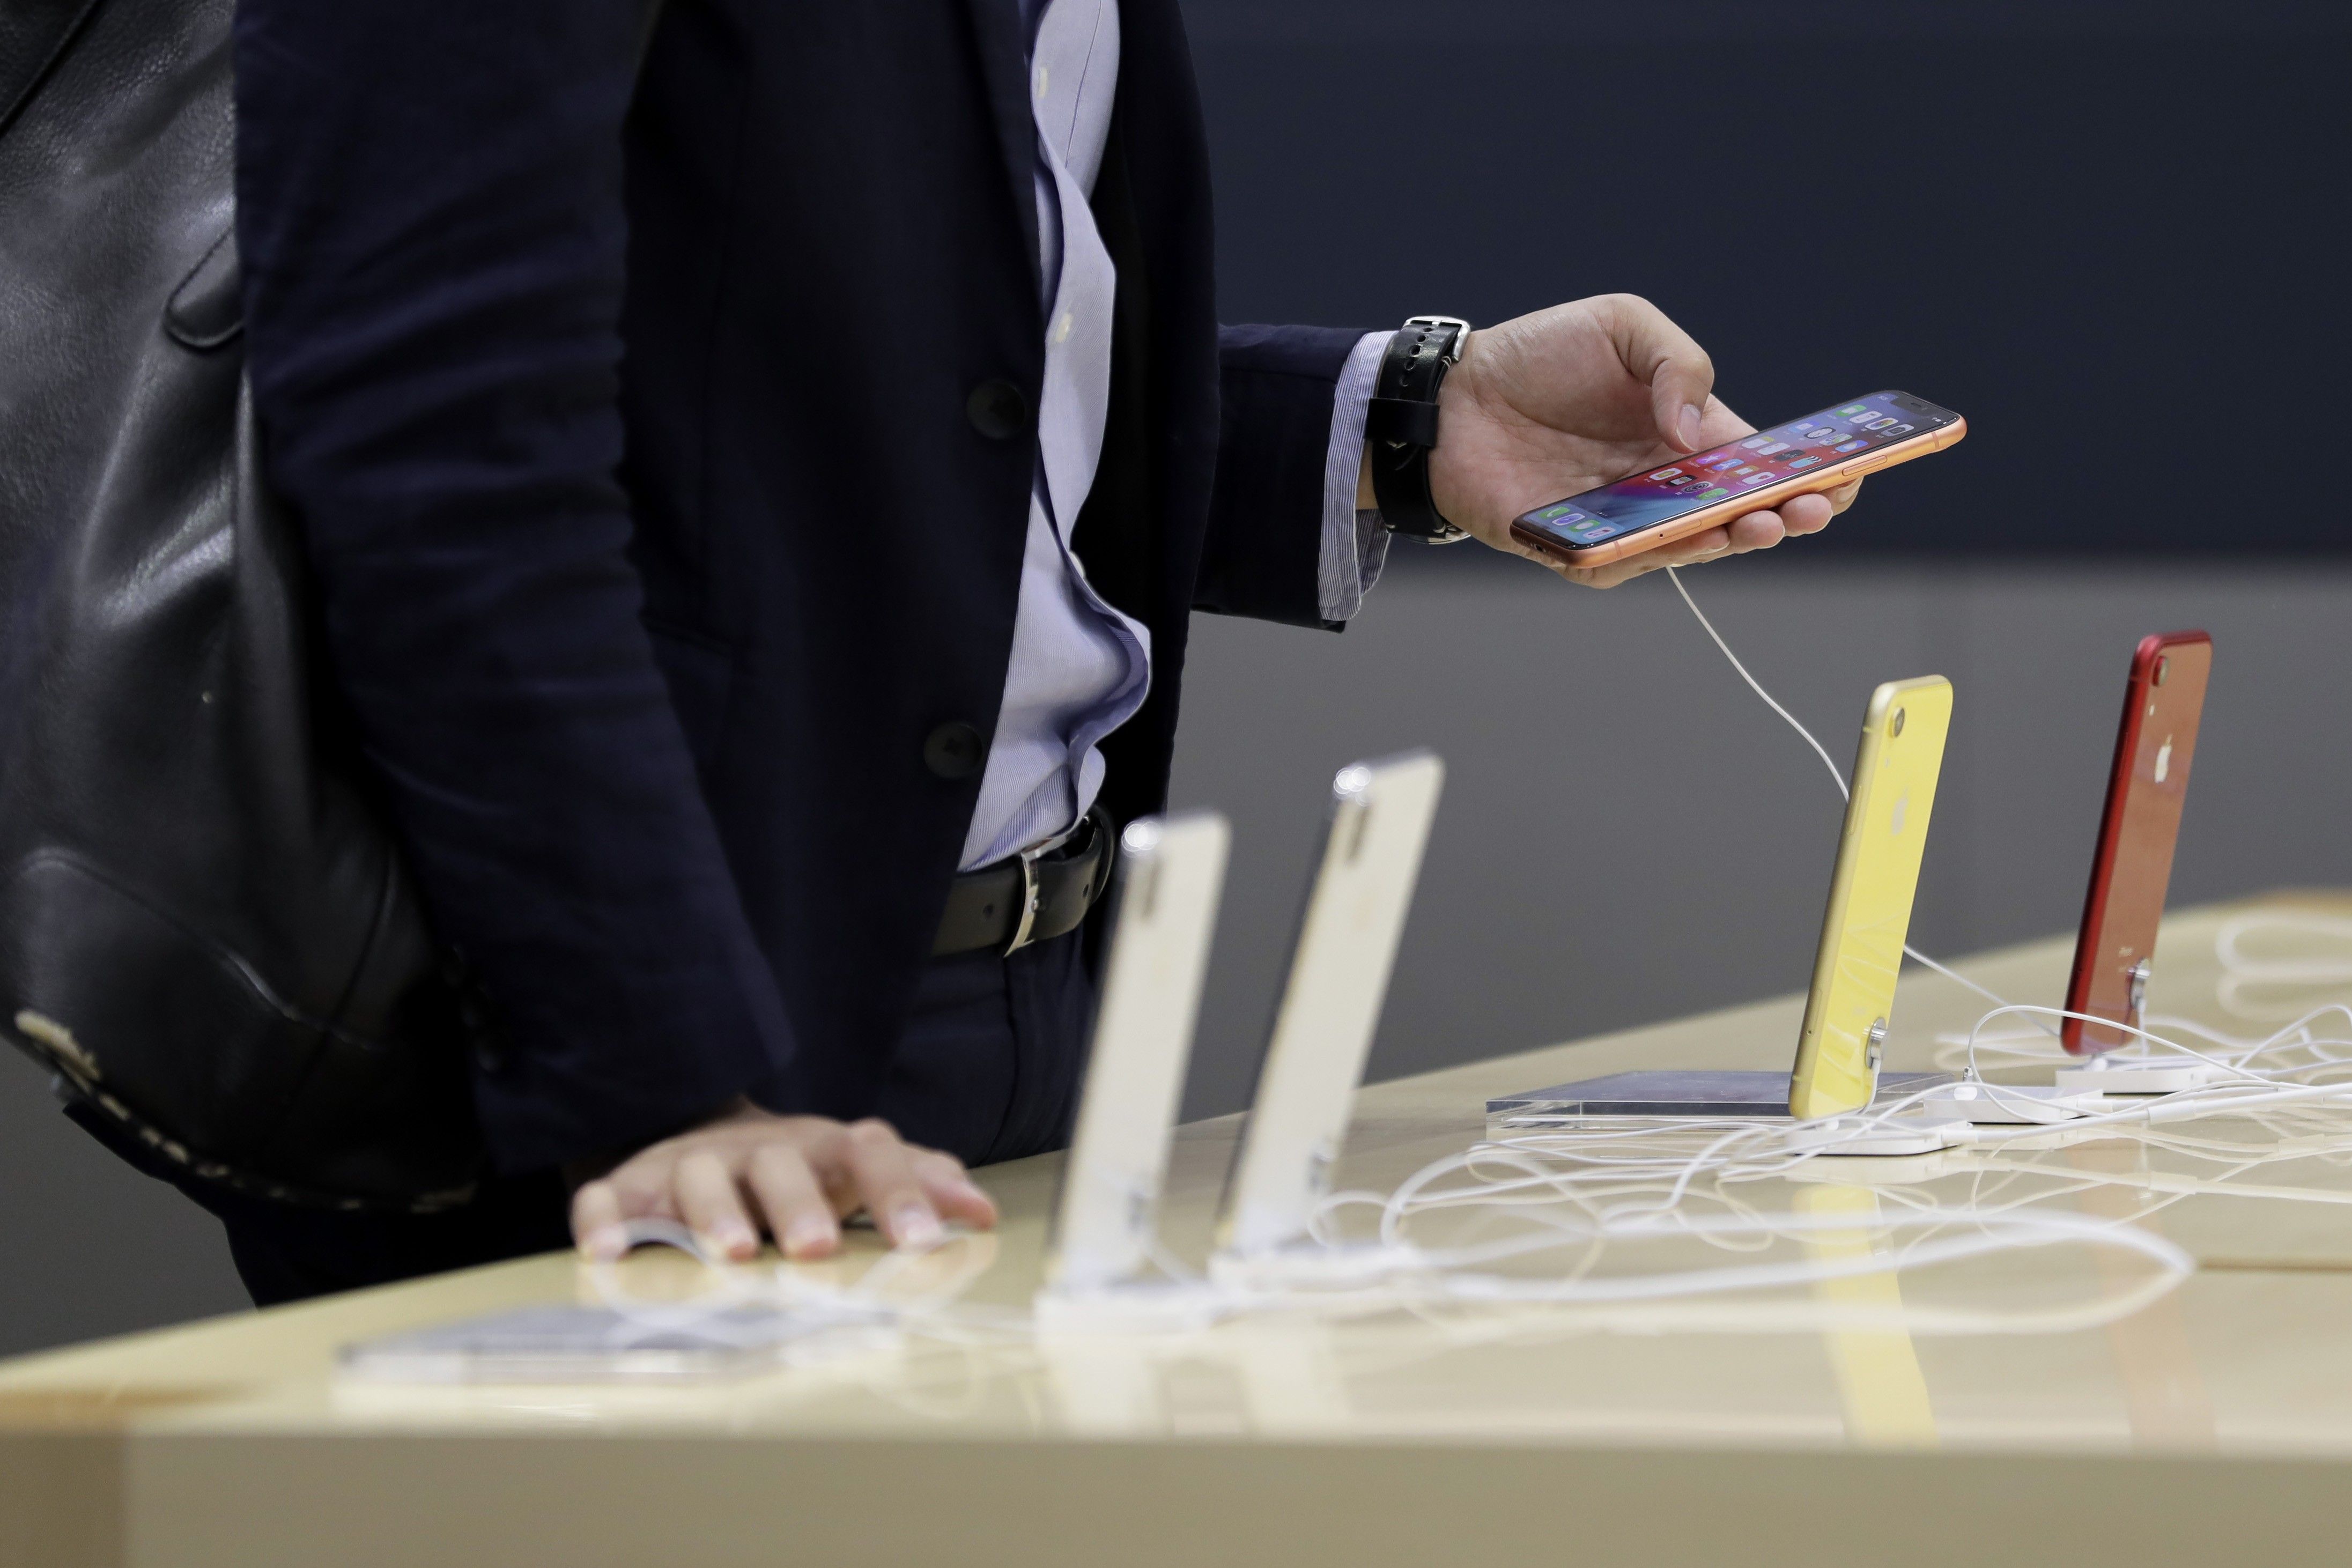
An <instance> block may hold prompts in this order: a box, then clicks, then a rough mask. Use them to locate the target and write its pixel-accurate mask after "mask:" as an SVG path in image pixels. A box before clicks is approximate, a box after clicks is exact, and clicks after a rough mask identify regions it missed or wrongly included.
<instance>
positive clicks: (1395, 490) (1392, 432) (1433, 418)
mask: <svg viewBox="0 0 2352 1568" xmlns="http://www.w3.org/2000/svg"><path fill="white" fill-rule="evenodd" d="M1469 335H1470V323H1469V322H1467V321H1463V320H1461V319H1460V318H1458V317H1454V316H1415V317H1413V318H1412V320H1411V321H1407V322H1405V324H1404V325H1403V326H1402V327H1401V328H1399V329H1398V330H1397V332H1396V335H1395V336H1394V337H1392V338H1391V339H1390V340H1389V346H1388V350H1387V352H1386V353H1383V354H1381V369H1380V374H1379V377H1378V378H1377V379H1376V380H1375V382H1374V383H1373V388H1372V397H1371V402H1370V406H1369V407H1368V408H1367V410H1366V412H1365V416H1364V441H1365V449H1366V451H1367V452H1369V453H1370V462H1371V470H1372V495H1373V498H1374V499H1375V500H1377V501H1378V502H1379V503H1380V509H1381V522H1382V523H1383V524H1384V525H1386V527H1387V528H1388V529H1389V530H1390V531H1391V532H1394V533H1402V534H1404V535H1406V536H1408V537H1410V538H1414V539H1421V540H1425V541H1427V542H1430V543H1433V544H1450V543H1452V542H1454V541H1455V540H1459V539H1467V538H1468V537H1470V536H1469V534H1468V533H1467V532H1466V531H1464V530H1463V529H1460V528H1457V527H1456V526H1454V524H1453V523H1451V522H1448V521H1446V520H1445V519H1444V517H1441V516H1440V515H1439V514H1438V510H1437V506H1436V503H1435V502H1434V501H1433V500H1431V498H1430V493H1429V452H1430V448H1431V447H1434V446H1436V445H1437V394H1438V389H1439V388H1440V387H1442V386H1443V385H1444V384H1445V373H1446V372H1447V371H1449V370H1451V369H1453V368H1454V361H1455V360H1456V359H1458V358H1459V357H1461V353H1462V340H1463V339H1465V338H1466V337H1468V336H1469Z"/></svg>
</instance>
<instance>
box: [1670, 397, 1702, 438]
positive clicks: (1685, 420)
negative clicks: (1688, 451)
mask: <svg viewBox="0 0 2352 1568" xmlns="http://www.w3.org/2000/svg"><path fill="white" fill-rule="evenodd" d="M1675 429H1677V430H1678V431H1680V432H1681V433H1682V438H1683V445H1684V446H1685V447H1690V448H1692V449H1693V450H1696V449H1697V447H1698V430H1699V412H1698V405H1696V404H1691V403H1685V404H1684V405H1683V411H1682V416H1681V417H1680V418H1678V419H1676V420H1675Z"/></svg>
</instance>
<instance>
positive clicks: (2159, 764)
mask: <svg viewBox="0 0 2352 1568" xmlns="http://www.w3.org/2000/svg"><path fill="white" fill-rule="evenodd" d="M2171 771H2172V737H2171V736H2169V735H2167V736H2166V737H2165V738H2164V744H2162V745H2161V746H2158V748H2157V749H2156V782H2157V783H2158V784H2162V783H2163V782H2164V775H2165V774H2167V773H2170V772H2171Z"/></svg>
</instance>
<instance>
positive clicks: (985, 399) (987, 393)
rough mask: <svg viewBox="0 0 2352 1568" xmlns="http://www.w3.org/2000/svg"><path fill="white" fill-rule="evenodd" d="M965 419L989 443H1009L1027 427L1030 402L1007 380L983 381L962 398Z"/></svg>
mask: <svg viewBox="0 0 2352 1568" xmlns="http://www.w3.org/2000/svg"><path fill="white" fill-rule="evenodd" d="M963 412H964V417H965V418H967V419H969V420H971V427H972V428H973V429H975V430H977V431H979V432H980V433H981V434H982V435H983V436H985V437H988V438H989V439H990V440H992V441H1010V440H1012V439H1013V437H1015V436H1018V435H1020V434H1021V433H1022V432H1024V430H1026V429H1028V428H1029V400H1028V399H1027V398H1026V397H1024V396H1023V395H1021V389H1020V388H1019V387H1017V386H1015V385H1013V384H1012V383H1011V382H1009V381H983V382H982V383H981V384H979V385H978V386H975V387H973V388H972V389H971V396H970V397H968V398H966V399H964V405H963Z"/></svg>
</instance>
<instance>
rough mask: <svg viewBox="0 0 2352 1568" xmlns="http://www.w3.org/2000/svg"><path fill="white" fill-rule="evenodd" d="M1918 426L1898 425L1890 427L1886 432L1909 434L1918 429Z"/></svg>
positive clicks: (1891, 434)
mask: <svg viewBox="0 0 2352 1568" xmlns="http://www.w3.org/2000/svg"><path fill="white" fill-rule="evenodd" d="M1917 428H1918V426H1916V425H1897V426H1893V427H1892V428H1890V429H1889V430H1888V431H1887V432H1886V433H1887V434H1888V435H1889V436H1908V435H1909V434H1911V432H1912V431H1914V430H1916V429H1917Z"/></svg>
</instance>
